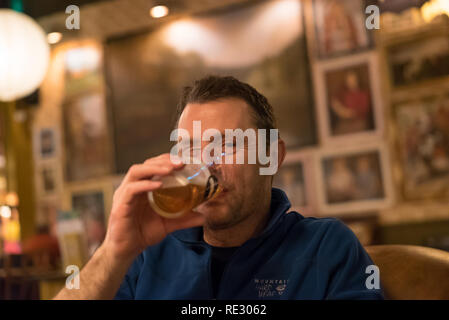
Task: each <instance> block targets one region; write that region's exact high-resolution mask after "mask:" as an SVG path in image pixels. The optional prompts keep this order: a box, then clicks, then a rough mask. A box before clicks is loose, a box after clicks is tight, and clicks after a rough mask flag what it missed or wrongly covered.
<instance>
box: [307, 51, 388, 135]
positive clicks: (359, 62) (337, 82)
mask: <svg viewBox="0 0 449 320" xmlns="http://www.w3.org/2000/svg"><path fill="white" fill-rule="evenodd" d="M377 66H378V63H377V57H376V55H375V54H373V53H363V54H359V55H356V56H352V57H343V58H338V59H333V60H332V61H325V62H321V63H318V64H317V65H316V67H315V70H316V71H317V77H316V80H315V81H316V93H317V106H318V120H319V123H320V133H321V137H322V139H323V142H324V143H327V142H335V141H337V140H340V141H342V142H345V143H346V141H347V140H346V139H347V138H349V137H351V138H361V139H363V140H365V139H366V138H369V137H371V138H373V137H375V138H376V139H377V137H378V136H380V135H381V134H382V130H383V121H382V105H381V99H380V86H379V79H378V74H377V72H376V70H377Z"/></svg>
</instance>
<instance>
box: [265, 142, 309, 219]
mask: <svg viewBox="0 0 449 320" xmlns="http://www.w3.org/2000/svg"><path fill="white" fill-rule="evenodd" d="M313 152H314V151H313V150H311V149H310V150H298V151H289V152H287V155H286V157H285V160H284V163H283V164H282V165H281V167H280V168H279V170H278V172H277V173H276V175H275V176H274V179H273V187H274V188H279V189H281V190H283V191H284V192H285V193H286V194H287V197H288V199H289V200H290V203H291V210H294V211H297V212H299V213H301V214H302V215H304V216H310V215H315V209H316V199H315V191H314V188H315V182H314V178H315V177H314V170H313V165H314V161H313V160H314V158H313Z"/></svg>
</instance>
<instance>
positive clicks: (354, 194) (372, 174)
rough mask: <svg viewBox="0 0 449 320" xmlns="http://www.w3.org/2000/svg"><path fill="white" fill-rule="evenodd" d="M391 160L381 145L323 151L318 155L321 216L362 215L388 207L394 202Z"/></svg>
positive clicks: (366, 144)
mask: <svg viewBox="0 0 449 320" xmlns="http://www.w3.org/2000/svg"><path fill="white" fill-rule="evenodd" d="M389 161H390V160H389V155H388V151H387V147H386V146H385V145H384V144H382V143H381V142H376V143H365V144H360V145H356V146H346V147H340V148H328V149H322V150H320V152H318V153H317V156H316V163H317V189H316V190H317V195H318V210H319V212H320V214H323V215H348V214H358V213H362V214H363V213H370V212H373V211H376V210H379V209H384V208H388V207H389V206H390V205H391V204H392V203H393V200H394V188H393V183H392V179H391V178H392V176H391V168H390V162H389ZM368 169H370V170H368Z"/></svg>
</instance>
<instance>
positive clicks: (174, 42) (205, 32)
mask: <svg viewBox="0 0 449 320" xmlns="http://www.w3.org/2000/svg"><path fill="white" fill-rule="evenodd" d="M301 16H302V7H301V2H300V1H299V0H277V1H269V2H266V3H262V4H260V5H258V6H257V7H254V8H253V9H251V10H248V9H247V10H244V11H242V12H241V13H239V15H238V16H235V15H234V14H232V13H229V14H224V15H219V16H214V17H197V18H185V19H180V20H176V21H174V22H172V23H169V24H166V25H165V26H164V27H163V28H161V29H160V30H159V31H158V34H157V35H155V36H158V37H160V39H162V41H163V42H164V43H165V44H166V45H168V46H169V47H170V48H173V49H175V50H176V52H178V53H179V54H188V53H193V54H197V55H199V56H200V57H201V58H202V59H203V61H204V63H205V64H206V65H208V66H212V67H219V68H237V67H247V66H249V65H253V64H255V63H260V62H261V61H263V60H264V59H266V58H267V57H270V56H275V55H277V54H279V53H280V52H282V50H284V49H285V48H286V47H288V46H290V45H291V44H292V43H293V41H296V39H297V37H298V35H300V34H302V32H303V30H302V25H301V23H300V21H301ZM230 21H232V26H231V25H230ZM281 31H282V32H281ZM248 39H257V41H248Z"/></svg>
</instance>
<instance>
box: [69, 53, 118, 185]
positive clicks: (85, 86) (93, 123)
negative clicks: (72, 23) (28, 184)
mask: <svg viewBox="0 0 449 320" xmlns="http://www.w3.org/2000/svg"><path fill="white" fill-rule="evenodd" d="M100 53H101V52H100V51H99V49H98V48H96V47H95V46H93V47H91V46H80V47H76V48H73V49H70V50H68V51H67V53H66V79H65V81H66V82H65V91H66V96H65V100H64V103H63V120H64V122H63V124H64V130H65V132H64V139H65V141H64V144H65V146H66V150H65V160H66V161H65V173H66V175H65V177H66V179H67V180H68V181H78V180H84V179H88V178H93V177H97V176H102V175H105V174H108V173H110V171H111V167H112V161H111V155H110V153H109V150H110V146H109V138H108V126H107V114H106V103H105V93H104V88H103V83H102V78H101V75H102V68H101V57H100Z"/></svg>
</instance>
